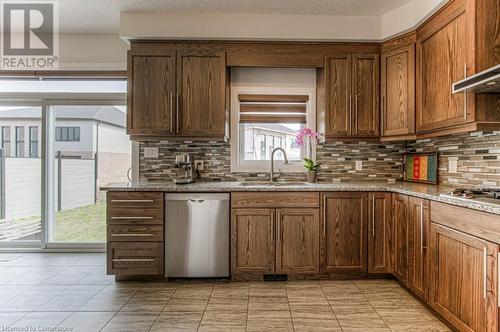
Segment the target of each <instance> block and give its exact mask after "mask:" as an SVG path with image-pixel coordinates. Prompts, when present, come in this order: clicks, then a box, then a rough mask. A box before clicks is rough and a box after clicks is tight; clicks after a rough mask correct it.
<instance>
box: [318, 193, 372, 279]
mask: <svg viewBox="0 0 500 332" xmlns="http://www.w3.org/2000/svg"><path fill="white" fill-rule="evenodd" d="M367 203H368V194H367V193H361V192H338V193H325V194H323V218H324V219H323V223H324V225H323V241H324V244H323V247H324V250H323V257H322V261H323V263H322V266H323V268H322V270H323V272H325V273H330V274H338V275H358V274H364V273H366V272H367V218H368V205H367Z"/></svg>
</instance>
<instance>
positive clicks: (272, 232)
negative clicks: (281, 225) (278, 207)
mask: <svg viewBox="0 0 500 332" xmlns="http://www.w3.org/2000/svg"><path fill="white" fill-rule="evenodd" d="M271 220H274V221H275V222H271V227H270V230H269V232H270V236H271V243H274V226H275V224H276V211H273V212H271Z"/></svg>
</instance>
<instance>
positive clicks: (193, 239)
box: [165, 193, 229, 278]
mask: <svg viewBox="0 0 500 332" xmlns="http://www.w3.org/2000/svg"><path fill="white" fill-rule="evenodd" d="M165 276H166V277H170V278H210V277H229V194H197V193H189V194H184V193H182V194H165Z"/></svg>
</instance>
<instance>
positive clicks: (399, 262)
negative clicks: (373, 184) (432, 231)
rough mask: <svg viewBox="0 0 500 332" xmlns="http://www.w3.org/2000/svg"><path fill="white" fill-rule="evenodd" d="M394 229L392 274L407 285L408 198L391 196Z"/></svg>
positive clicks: (398, 195)
mask: <svg viewBox="0 0 500 332" xmlns="http://www.w3.org/2000/svg"><path fill="white" fill-rule="evenodd" d="M392 213H393V215H392V218H393V227H394V267H393V274H394V276H395V277H396V278H398V279H399V280H400V281H401V282H402V283H403V284H405V285H406V284H407V283H408V250H409V248H408V244H409V243H408V242H409V238H408V237H409V201H408V196H406V195H401V194H392Z"/></svg>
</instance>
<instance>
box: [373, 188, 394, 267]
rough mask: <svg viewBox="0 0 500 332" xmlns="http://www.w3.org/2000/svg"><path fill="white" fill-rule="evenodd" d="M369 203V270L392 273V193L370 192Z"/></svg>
mask: <svg viewBox="0 0 500 332" xmlns="http://www.w3.org/2000/svg"><path fill="white" fill-rule="evenodd" d="M368 204H369V216H368V272H369V273H390V272H391V269H392V266H391V253H392V251H393V249H392V247H393V246H394V242H393V239H394V237H393V235H392V218H391V215H392V213H391V194H390V193H384V192H377V193H370V194H369V195H368Z"/></svg>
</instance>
